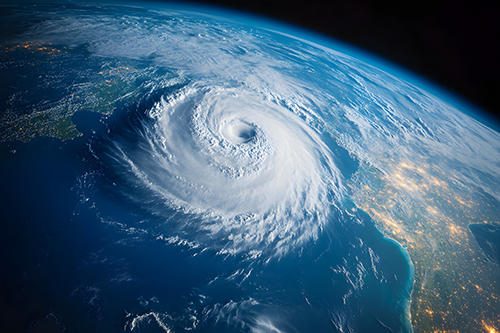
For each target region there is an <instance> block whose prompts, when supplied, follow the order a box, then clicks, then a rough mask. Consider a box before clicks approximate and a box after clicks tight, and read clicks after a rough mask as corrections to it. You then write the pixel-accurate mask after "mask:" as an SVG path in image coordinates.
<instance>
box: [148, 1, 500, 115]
mask: <svg viewBox="0 0 500 333" xmlns="http://www.w3.org/2000/svg"><path fill="white" fill-rule="evenodd" d="M158 1H161V0H158ZM198 2H201V3H205V4H211V5H218V6H224V7H228V8H231V9H237V10H242V11H248V12H251V13H255V14H261V15H264V16H268V17H271V18H276V19H279V20H282V21H285V22H288V23H293V24H297V25H300V26H302V27H305V28H308V29H312V30H316V31H318V32H321V33H324V34H327V35H331V36H333V37H335V38H337V39H339V40H341V41H344V42H347V43H350V44H353V45H355V46H357V47H359V48H362V49H364V50H366V51H369V52H371V53H374V54H377V55H378V56H381V57H383V58H386V59H388V60H391V61H393V62H395V63H397V64H399V65H400V66H403V67H406V68H407V69H410V70H412V71H414V72H417V73H419V74H420V75H422V76H424V77H426V78H428V79H430V80H432V81H434V82H436V83H438V84H440V85H442V86H445V87H446V88H448V89H449V90H451V91H452V92H454V93H455V94H458V95H459V96H461V97H463V98H465V99H466V100H469V101H470V102H472V103H473V104H476V105H477V106H479V107H481V108H483V109H484V110H485V111H486V112H488V113H489V114H490V115H491V116H493V117H495V118H496V120H497V122H498V120H499V113H500V107H499V103H498V101H497V100H498V99H499V97H500V2H497V3H496V4H495V3H494V2H493V0H491V1H486V0H469V1H465V0H443V1H428V0H425V1H421V0H420V1H419V0H399V1H395V0H393V1H388V0H384V1H374V0H372V1H366V0H327V1H320V0H301V1H299V0H288V1H286V0H253V1H238V2H235V1H229V0H199V1H198Z"/></svg>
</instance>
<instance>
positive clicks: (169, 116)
mask: <svg viewBox="0 0 500 333" xmlns="http://www.w3.org/2000/svg"><path fill="white" fill-rule="evenodd" d="M147 113H148V114H147V121H144V122H143V123H142V126H143V128H142V129H141V130H140V131H138V132H139V133H140V136H141V144H139V145H137V146H135V147H133V148H127V146H126V145H120V141H118V142H116V143H115V144H116V151H117V152H119V155H120V158H123V159H124V160H125V161H126V163H125V164H127V165H129V166H130V168H129V170H130V176H131V177H132V178H133V179H132V180H133V181H134V182H135V183H136V184H139V186H142V187H145V188H147V190H148V191H151V192H152V193H153V194H154V196H155V197H156V198H160V199H161V200H160V201H161V202H163V203H165V204H166V205H167V206H168V207H177V208H178V209H181V210H182V211H184V212H185V213H187V214H190V215H192V216H196V219H195V220H196V222H193V223H191V224H190V225H189V229H190V230H193V229H194V231H195V233H197V234H198V236H200V235H204V236H208V237H209V238H210V239H211V242H210V243H211V244H213V243H214V239H217V240H221V241H222V242H224V243H225V247H226V248H229V249H230V250H231V251H234V252H239V251H240V250H249V249H252V250H261V249H262V248H263V247H264V246H269V245H272V244H274V245H275V246H272V248H273V251H277V253H281V252H284V251H285V252H286V250H287V249H289V248H290V247H291V246H294V245H297V244H300V243H301V242H303V241H304V240H307V239H310V238H314V237H316V236H317V234H318V232H319V231H320V230H321V229H322V228H323V226H324V224H325V223H326V221H327V219H328V215H329V212H331V211H332V208H331V207H333V206H334V205H335V203H336V202H338V200H339V198H340V192H341V190H340V189H341V176H340V173H339V171H338V168H337V167H336V166H335V163H334V160H333V156H332V154H331V151H330V150H329V149H328V147H327V146H326V145H325V144H324V143H323V142H322V140H321V139H320V137H319V136H318V134H317V133H316V132H315V131H314V130H313V129H311V128H310V127H309V126H308V125H307V124H306V123H305V122H304V121H303V120H302V119H301V118H300V117H298V116H297V115H295V114H294V113H292V112H291V111H290V110H288V109H287V108H285V107H283V106H280V105H278V104H276V103H274V102H273V101H270V100H268V99H266V98H265V97H264V95H262V94H260V93H258V92H254V91H251V90H250V89H245V88H244V87H224V86H217V85H208V84H206V83H205V84H203V83H200V82H198V83H196V84H190V85H188V86H186V87H184V88H181V89H179V90H178V91H177V92H176V93H174V94H171V95H169V96H163V97H161V99H160V101H158V102H156V103H155V104H154V106H153V107H152V108H151V109H150V110H148V112H147ZM141 198H142V194H141ZM141 200H142V201H143V199H138V201H141ZM193 224H194V226H193Z"/></svg>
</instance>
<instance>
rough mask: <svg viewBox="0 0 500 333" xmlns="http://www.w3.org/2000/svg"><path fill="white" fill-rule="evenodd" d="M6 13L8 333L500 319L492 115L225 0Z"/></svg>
mask: <svg viewBox="0 0 500 333" xmlns="http://www.w3.org/2000/svg"><path fill="white" fill-rule="evenodd" d="M0 17H1V19H0V27H1V29H0V43H1V44H0V45H1V46H0V59H1V65H0V78H1V79H0V83H1V89H0V105H1V107H0V128H1V137H0V141H1V143H0V187H1V189H2V190H1V194H0V195H1V197H0V208H1V212H2V219H1V226H2V232H1V233H0V234H1V236H0V237H1V239H0V240H1V241H0V249H1V251H0V265H1V267H2V269H1V271H0V291H1V296H0V307H1V318H2V326H3V327H4V329H6V330H7V331H9V332H17V331H25V332H63V331H64V332H121V331H132V332H184V331H194V332H237V331H241V332H412V331H415V332H490V333H491V332H498V330H499V329H500V326H499V325H498V323H499V322H500V300H499V297H500V286H499V277H500V269H499V265H498V263H499V259H500V248H499V244H500V227H499V225H500V224H499V222H500V221H499V216H500V203H499V200H500V134H499V133H498V132H497V131H495V130H494V129H492V128H491V126H490V124H488V123H485V122H484V121H483V122H481V121H480V120H479V118H478V116H477V110H475V109H473V108H470V107H468V106H465V105H463V104H461V103H460V102H459V101H458V100H457V99H454V98H453V97H451V96H449V95H446V94H444V93H443V94H441V95H439V91H438V90H433V89H434V88H433V87H431V86H430V85H426V84H425V82H423V81H421V80H419V79H418V78H416V77H412V76H409V75H408V74H405V73H404V72H402V71H399V70H398V69H396V68H395V67H392V66H388V65H387V64H383V63H381V62H379V61H378V60H377V59H375V58H373V57H370V56H367V55H364V54H362V53H359V52H357V51H355V50H354V49H350V48H348V47H346V46H345V45H341V44H339V43H337V42H336V41H334V40H330V39H327V38H324V37H320V36H317V35H313V34H312V33H307V32H304V31H301V30H299V29H298V28H293V27H289V26H284V25H280V24H279V23H276V22H269V21H264V20H261V19H258V18H255V17H249V16H244V15H242V14H237V13H231V12H227V11H223V10H220V9H219V10H214V9H209V8H205V7H193V6H191V7H185V8H182V7H174V6H166V5H165V6H159V5H149V6H140V5H137V4H136V5H127V6H125V5H104V4H96V3H93V4H78V3H74V2H62V3H55V4H45V3H38V4H25V5H22V4H15V5H14V4H13V5H2V6H1V11H0ZM340 51H342V52H340ZM358 58H362V60H363V61H361V60H358ZM377 67H384V71H382V70H380V69H378V68H377ZM398 77H405V79H406V81H405V80H402V79H401V78H398ZM408 80H409V81H410V82H412V83H408V82H407V81H408ZM428 90H433V91H437V92H438V95H439V97H436V96H435V95H433V94H431V93H429V92H427V91H428Z"/></svg>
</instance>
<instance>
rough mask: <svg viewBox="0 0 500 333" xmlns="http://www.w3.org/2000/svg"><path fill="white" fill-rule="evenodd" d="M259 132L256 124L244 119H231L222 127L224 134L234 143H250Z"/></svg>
mask: <svg viewBox="0 0 500 333" xmlns="http://www.w3.org/2000/svg"><path fill="white" fill-rule="evenodd" d="M256 134H257V132H256V130H255V126H254V125H252V124H249V123H247V122H246V121H242V120H236V119H235V120H231V121H229V122H227V123H226V124H225V125H224V126H223V128H222V135H223V136H224V138H226V139H227V140H228V141H230V142H232V143H234V144H242V143H248V142H250V141H252V139H253V138H254V137H255V135H256Z"/></svg>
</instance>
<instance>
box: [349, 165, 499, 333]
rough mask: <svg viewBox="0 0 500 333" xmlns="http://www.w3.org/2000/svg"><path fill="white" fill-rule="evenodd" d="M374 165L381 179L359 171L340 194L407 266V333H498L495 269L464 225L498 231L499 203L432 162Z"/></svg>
mask: <svg viewBox="0 0 500 333" xmlns="http://www.w3.org/2000/svg"><path fill="white" fill-rule="evenodd" d="M415 161H427V158H426V157H425V156H416V157H415ZM381 163H385V164H384V165H385V166H386V167H384V170H386V171H384V172H383V171H381V170H379V169H377V168H376V167H374V166H371V165H368V164H366V163H364V164H362V165H361V166H360V168H359V170H358V172H357V173H356V174H355V175H354V176H353V177H351V179H350V180H348V186H349V189H350V192H351V196H352V199H353V201H354V202H355V203H356V205H357V206H358V207H360V208H361V209H363V210H364V211H366V212H367V213H368V214H370V215H371V216H372V218H373V219H374V220H375V221H376V223H377V226H378V228H379V229H380V230H381V231H382V232H383V233H384V234H386V235H388V236H389V237H391V238H393V239H395V240H396V241H398V242H399V243H400V244H402V245H403V246H404V247H406V248H407V251H408V253H409V255H410V257H411V259H412V261H413V264H414V266H415V281H414V289H413V293H412V300H411V309H410V314H411V321H412V325H413V327H414V329H415V332H450V333H451V332H488V333H498V332H499V326H498V325H499V324H498V323H499V322H500V311H498V309H500V299H499V298H500V293H499V291H500V284H499V281H498V277H499V276H500V267H499V266H498V265H497V264H496V263H493V262H491V261H490V260H486V257H485V254H484V253H483V251H482V250H481V248H480V247H479V245H478V243H477V242H476V240H475V239H474V236H473V234H472V233H471V232H470V230H469V225H470V224H471V223H480V224H491V225H498V224H499V223H500V220H499V215H498V212H499V211H500V204H499V202H498V201H496V200H495V199H494V198H492V197H491V196H489V195H487V194H485V193H484V192H481V191H480V190H479V189H475V190H470V188H468V187H466V186H463V184H462V183H461V182H460V179H459V177H458V176H457V175H454V174H453V172H452V171H449V170H443V169H440V168H439V167H438V166H435V165H433V164H432V161H427V162H426V163H422V164H418V165H416V164H414V163H412V162H411V161H407V160H405V161H403V160H401V161H398V160H391V159H384V158H383V157H381ZM387 170H390V171H389V172H388V171H387Z"/></svg>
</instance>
